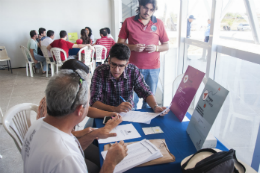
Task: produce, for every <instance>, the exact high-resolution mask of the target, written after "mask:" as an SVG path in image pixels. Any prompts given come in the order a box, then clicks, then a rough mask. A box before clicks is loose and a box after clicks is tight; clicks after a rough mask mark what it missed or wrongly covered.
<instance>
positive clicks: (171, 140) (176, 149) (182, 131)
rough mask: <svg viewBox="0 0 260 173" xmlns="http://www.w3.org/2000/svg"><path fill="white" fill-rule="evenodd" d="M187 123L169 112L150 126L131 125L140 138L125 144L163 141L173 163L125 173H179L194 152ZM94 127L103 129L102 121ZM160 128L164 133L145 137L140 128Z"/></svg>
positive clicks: (101, 163) (96, 120) (220, 145)
mask: <svg viewBox="0 0 260 173" xmlns="http://www.w3.org/2000/svg"><path fill="white" fill-rule="evenodd" d="M139 111H142V112H152V109H141V110H139ZM186 116H187V117H188V118H189V119H190V118H191V115H190V114H189V113H187V114H186ZM130 123H132V122H122V123H121V124H130ZM188 123H189V122H180V121H179V120H178V119H177V118H176V116H175V115H174V114H173V113H172V112H171V111H170V112H169V113H168V114H167V115H165V116H164V117H160V116H159V117H156V118H155V119H153V120H152V122H151V124H142V123H140V124H139V123H132V124H133V125H134V127H135V128H136V129H137V131H138V132H139V134H140V135H141V138H137V139H131V140H125V142H126V143H127V142H133V141H140V140H142V139H165V141H166V144H167V146H168V148H169V150H170V152H171V153H172V154H173V155H174V156H175V162H173V163H168V164H161V165H153V166H146V167H138V168H133V169H131V170H128V171H127V173H139V172H140V173H143V172H149V173H153V172H154V173H158V172H174V173H181V166H180V163H181V161H182V160H183V159H184V158H185V157H187V156H189V155H191V154H193V153H195V152H196V148H195V147H194V145H193V143H192V141H191V139H190V137H189V136H188V134H187V132H186V129H187V127H188ZM94 126H96V127H97V128H100V127H103V126H104V125H103V119H95V121H94ZM155 126H160V127H161V129H162V130H163V132H164V133H161V134H153V135H145V134H144V132H143V130H142V128H143V127H155ZM104 145H106V144H99V151H100V153H101V151H103V150H104ZM217 148H218V149H220V150H224V151H227V150H228V149H227V148H226V147H225V146H224V145H223V144H222V143H221V142H219V141H218V143H217ZM99 157H100V165H103V158H102V156H101V154H100V156H99Z"/></svg>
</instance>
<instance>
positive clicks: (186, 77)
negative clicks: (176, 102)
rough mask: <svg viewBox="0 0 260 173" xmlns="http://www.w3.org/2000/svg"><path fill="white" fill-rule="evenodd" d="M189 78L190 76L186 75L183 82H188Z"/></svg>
mask: <svg viewBox="0 0 260 173" xmlns="http://www.w3.org/2000/svg"><path fill="white" fill-rule="evenodd" d="M188 79H189V76H188V75H186V76H185V77H184V79H183V82H184V83H186V82H187V81H188Z"/></svg>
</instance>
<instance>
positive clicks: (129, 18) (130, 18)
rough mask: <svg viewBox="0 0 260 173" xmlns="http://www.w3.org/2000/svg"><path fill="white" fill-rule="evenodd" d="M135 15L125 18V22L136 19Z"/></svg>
mask: <svg viewBox="0 0 260 173" xmlns="http://www.w3.org/2000/svg"><path fill="white" fill-rule="evenodd" d="M134 19H135V16H131V17H128V18H126V19H125V22H130V21H134Z"/></svg>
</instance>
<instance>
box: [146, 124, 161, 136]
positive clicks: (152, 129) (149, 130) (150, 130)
mask: <svg viewBox="0 0 260 173" xmlns="http://www.w3.org/2000/svg"><path fill="white" fill-rule="evenodd" d="M143 131H144V134H145V135H151V134H157V133H163V131H162V129H161V128H160V127H159V126H156V127H145V128H143Z"/></svg>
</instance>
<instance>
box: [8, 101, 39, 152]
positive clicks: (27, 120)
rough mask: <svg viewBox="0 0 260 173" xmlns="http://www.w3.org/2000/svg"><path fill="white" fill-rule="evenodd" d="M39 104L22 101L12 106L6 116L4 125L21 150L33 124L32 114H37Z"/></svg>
mask: <svg viewBox="0 0 260 173" xmlns="http://www.w3.org/2000/svg"><path fill="white" fill-rule="evenodd" d="M37 110H38V105H36V104H32V103H22V104H18V105H16V106H14V107H12V108H10V109H9V110H8V111H7V113H6V114H5V116H4V119H3V125H4V128H5V130H6V131H7V133H8V134H9V135H10V136H11V137H12V138H13V140H14V142H15V145H16V147H17V148H18V150H19V151H20V152H21V149H22V145H23V141H24V137H25V134H26V133H27V131H28V129H29V127H30V126H31V115H32V114H33V112H35V113H36V114H37ZM36 114H35V119H36Z"/></svg>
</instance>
